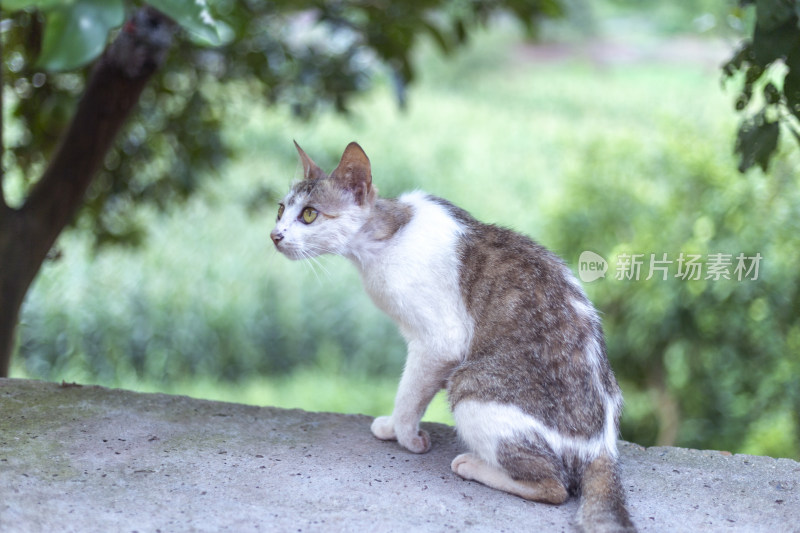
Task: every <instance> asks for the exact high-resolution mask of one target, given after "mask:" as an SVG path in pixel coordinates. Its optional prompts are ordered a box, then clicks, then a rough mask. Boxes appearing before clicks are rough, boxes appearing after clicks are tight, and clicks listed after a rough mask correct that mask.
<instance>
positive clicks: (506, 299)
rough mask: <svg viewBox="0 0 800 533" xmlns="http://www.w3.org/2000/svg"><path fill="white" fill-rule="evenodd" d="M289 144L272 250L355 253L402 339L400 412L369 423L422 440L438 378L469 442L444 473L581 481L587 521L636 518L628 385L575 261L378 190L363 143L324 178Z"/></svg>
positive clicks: (390, 436) (525, 487) (408, 441)
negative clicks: (296, 163) (624, 410)
mask: <svg viewBox="0 0 800 533" xmlns="http://www.w3.org/2000/svg"><path fill="white" fill-rule="evenodd" d="M295 145H296V146H297V144H296V143H295ZM297 151H298V153H299V154H300V159H301V160H302V163H303V171H304V179H303V180H302V181H300V182H298V183H296V184H295V185H294V186H293V187H292V189H291V190H290V191H289V194H287V195H286V197H285V198H284V199H283V201H282V202H281V203H280V206H279V209H278V219H277V223H276V226H275V229H274V230H273V231H272V233H271V237H272V241H273V242H274V243H275V246H276V248H277V249H278V250H279V251H280V252H281V253H282V254H284V255H286V256H287V257H289V258H290V259H303V258H309V257H313V256H317V255H320V254H326V253H330V254H337V255H341V256H344V257H347V258H348V259H350V260H351V261H352V262H353V263H354V264H355V265H356V267H357V268H358V270H359V272H360V273H361V278H362V280H363V283H364V287H365V288H366V290H367V292H368V293H369V295H370V296H371V297H372V299H373V301H374V302H375V304H376V305H377V306H378V307H379V308H381V309H382V310H383V311H384V312H386V313H387V314H388V315H389V316H390V317H391V318H393V319H394V320H395V322H397V324H398V326H399V327H400V330H401V332H402V334H403V336H404V337H405V339H406V341H407V343H408V357H407V360H406V366H405V370H404V371H403V376H402V379H401V380H400V386H399V388H398V391H397V397H396V400H395V406H394V412H393V413H392V414H391V415H390V416H382V417H379V418H376V419H375V421H374V422H373V424H372V433H373V434H374V435H375V436H376V437H377V438H379V439H384V440H397V441H398V442H399V443H400V445H401V446H403V447H405V448H407V449H409V450H411V451H412V452H415V453H424V452H427V451H428V450H429V449H430V447H431V442H430V437H429V435H428V434H427V432H425V431H424V430H421V429H420V426H419V422H420V419H421V418H422V415H423V413H424V412H425V409H426V408H427V406H428V404H429V403H430V401H431V399H432V398H433V396H434V395H435V394H436V393H437V392H438V391H439V390H441V389H442V388H446V389H447V393H448V398H449V401H450V406H451V408H452V411H453V418H454V420H455V423H456V429H457V431H458V434H459V436H460V438H461V439H462V440H463V442H464V443H465V445H466V446H467V448H468V449H469V452H468V453H464V454H462V455H459V456H458V457H456V458H455V459H454V460H453V462H452V464H451V467H452V469H453V472H455V473H456V474H458V475H459V476H461V477H462V478H464V479H468V480H475V481H479V482H481V483H483V484H485V485H488V486H489V487H493V488H496V489H499V490H502V491H506V492H509V493H511V494H515V495H517V496H521V497H522V498H526V499H529V500H534V501H539V502H547V503H552V504H560V503H562V502H564V501H565V500H566V499H567V498H568V497H569V495H570V494H580V495H581V503H580V507H579V510H578V517H577V521H578V524H579V526H581V527H582V528H583V529H584V530H586V531H604V532H605V531H634V530H635V529H634V526H633V524H632V523H631V520H630V517H629V515H628V512H627V510H626V508H625V502H624V495H623V491H622V486H621V484H620V479H619V473H618V467H617V433H618V424H619V415H620V410H621V404H622V396H621V394H620V390H619V386H618V385H617V382H616V379H615V378H614V374H613V372H612V370H611V367H610V366H609V363H608V359H607V358H606V353H605V341H604V338H603V332H602V328H601V325H600V320H599V318H598V316H597V312H596V311H595V309H594V307H593V306H592V304H591V303H590V302H589V300H588V299H587V298H586V295H585V294H584V292H583V290H582V289H581V287H580V285H579V284H578V282H577V280H576V279H575V278H574V276H573V275H572V273H571V271H570V270H569V268H568V267H567V266H566V265H565V264H564V263H563V262H562V261H561V260H560V259H559V258H558V257H557V256H556V255H554V254H552V253H551V252H549V251H548V250H546V249H545V248H543V247H542V246H540V245H539V244H537V243H535V242H533V241H532V240H530V239H529V238H527V237H525V236H523V235H520V234H518V233H515V232H513V231H510V230H507V229H503V228H500V227H497V226H491V225H486V224H482V223H481V222H478V221H477V220H475V219H474V218H473V217H472V216H470V215H469V214H468V213H467V212H466V211H464V210H462V209H460V208H458V207H456V206H454V205H453V204H451V203H449V202H447V201H446V200H443V199H441V198H436V197H433V196H429V195H427V194H424V193H422V192H411V193H407V194H404V195H402V196H400V197H399V198H396V199H385V198H380V197H378V195H377V191H376V189H375V187H374V186H373V185H372V174H371V169H370V162H369V159H368V158H367V156H366V154H365V153H364V151H363V150H362V149H361V147H360V146H359V145H358V144H356V143H350V144H349V145H348V146H347V148H346V149H345V151H344V154H343V155H342V158H341V161H340V163H339V165H338V166H337V167H336V169H335V170H334V171H333V172H332V173H331V174H330V175H327V174H325V172H323V171H322V170H321V169H320V168H319V167H318V166H317V165H316V164H315V163H314V162H313V161H312V160H311V158H309V157H308V156H307V155H306V154H305V152H303V150H302V149H301V148H300V147H299V146H297Z"/></svg>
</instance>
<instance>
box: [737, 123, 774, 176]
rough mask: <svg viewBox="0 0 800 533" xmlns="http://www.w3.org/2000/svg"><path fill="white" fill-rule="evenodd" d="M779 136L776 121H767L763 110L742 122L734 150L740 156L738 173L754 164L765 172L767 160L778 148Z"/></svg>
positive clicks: (767, 164)
mask: <svg viewBox="0 0 800 533" xmlns="http://www.w3.org/2000/svg"><path fill="white" fill-rule="evenodd" d="M779 135H780V125H779V124H778V122H777V121H767V120H766V118H765V111H763V110H762V111H761V112H760V113H759V114H758V115H756V116H755V117H753V118H750V119H748V120H745V121H744V122H742V125H741V126H740V127H739V132H738V133H737V136H736V148H735V149H734V151H735V152H736V153H738V154H740V155H741V159H740V161H739V172H746V171H747V170H748V169H749V168H750V167H752V166H753V165H755V164H758V166H759V167H761V170H763V171H764V172H766V171H767V167H768V166H769V160H770V158H771V157H772V154H773V153H774V152H775V150H776V149H777V148H778V136H779Z"/></svg>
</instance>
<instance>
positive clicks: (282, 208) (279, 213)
mask: <svg viewBox="0 0 800 533" xmlns="http://www.w3.org/2000/svg"><path fill="white" fill-rule="evenodd" d="M284 209H285V206H284V205H283V204H278V220H280V219H281V217H282V216H283V210H284Z"/></svg>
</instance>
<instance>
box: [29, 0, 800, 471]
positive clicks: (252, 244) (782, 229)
mask: <svg viewBox="0 0 800 533" xmlns="http://www.w3.org/2000/svg"><path fill="white" fill-rule="evenodd" d="M653 1H654V0H653ZM616 3H620V4H623V3H624V2H616ZM682 16H686V17H689V18H688V20H692V18H691V17H690V16H689V15H682ZM223 18H224V17H223ZM224 20H226V21H231V20H232V19H231V18H230V17H227V18H224ZM230 23H231V27H235V23H233V22H230ZM298 23H299V22H298ZM315 27H316V24H315ZM277 29H278V30H281V29H282V27H281V25H280V24H278V28H277ZM237 31H238V30H237ZM518 37H519V36H518V35H517V34H516V33H515V32H514V31H513V30H509V27H508V26H507V25H506V26H503V25H501V26H499V27H495V29H494V30H493V31H492V32H491V33H490V34H488V35H484V34H482V33H480V32H476V33H475V34H474V35H473V37H472V39H474V40H476V42H475V45H474V46H472V47H471V48H470V51H469V53H467V54H458V55H456V56H452V57H451V58H448V59H444V58H442V56H441V54H438V53H431V50H430V49H426V50H424V53H421V54H419V55H416V56H412V57H414V62H413V64H414V65H415V66H417V76H418V77H419V83H418V84H417V85H415V86H414V89H413V99H412V103H413V105H411V106H409V109H408V110H407V112H406V113H405V114H400V113H398V112H397V109H396V106H395V105H394V103H392V102H390V101H389V100H390V98H389V96H390V93H391V92H392V91H395V89H394V88H391V89H390V88H388V87H387V86H385V85H382V84H381V83H378V84H377V85H376V86H375V87H374V89H375V90H374V91H371V92H369V93H367V96H366V97H365V98H364V99H360V100H358V101H351V100H350V99H349V98H348V99H346V102H347V104H348V105H347V106H346V107H347V108H348V109H350V110H351V114H350V115H349V119H348V120H342V119H341V118H337V117H334V116H332V115H331V114H315V115H316V116H314V117H313V118H312V119H311V120H310V121H309V122H301V121H298V120H296V119H295V118H294V117H293V116H290V113H289V112H288V111H286V109H287V108H294V109H295V110H296V111H297V110H301V109H302V108H303V107H304V106H303V105H302V102H303V101H304V100H303V92H302V91H303V89H302V86H298V87H294V86H291V87H290V86H287V87H285V88H284V89H281V90H280V91H278V92H276V93H273V92H271V91H269V90H267V89H265V88H264V86H261V85H259V84H257V83H255V82H254V81H253V80H257V79H258V78H259V77H260V76H261V74H255V72H256V70H253V71H245V74H243V75H242V76H238V75H237V76H234V74H233V73H232V72H231V71H230V70H229V68H233V67H234V66H236V65H239V63H238V62H236V63H231V64H229V63H228V62H227V59H228V55H226V54H222V53H221V52H217V51H214V50H202V51H197V50H189V53H190V54H199V55H200V56H201V57H202V58H203V60H204V61H207V62H208V63H201V64H208V65H210V67H209V69H210V74H208V77H207V78H206V80H207V83H204V84H203V87H205V88H204V89H203V90H202V91H200V93H201V94H205V95H207V96H208V97H209V98H213V102H214V104H212V105H216V106H217V107H219V108H225V109H224V112H225V115H222V114H220V115H218V117H220V118H219V120H220V124H221V129H220V131H219V132H218V133H219V135H220V139H221V141H220V145H221V146H232V147H233V149H234V150H235V155H236V157H234V158H233V159H231V161H230V166H229V167H227V171H226V174H227V175H228V176H227V179H226V180H225V181H224V182H222V181H209V182H206V183H204V184H202V191H203V193H202V194H200V195H195V196H194V197H193V198H192V199H191V200H190V201H189V202H188V203H187V204H186V205H184V206H181V207H179V208H175V209H173V210H172V212H171V213H169V214H166V213H163V212H160V211H159V209H158V208H154V207H151V206H152V205H153V204H149V205H148V206H145V207H144V208H143V210H142V214H141V216H142V220H143V221H144V222H145V223H147V224H148V230H149V231H150V233H151V235H150V238H149V239H148V242H147V243H146V245H145V246H144V248H142V250H141V251H139V252H133V251H130V250H127V249H124V248H109V249H104V250H102V251H100V252H99V253H96V254H95V253H92V251H91V248H92V247H91V244H90V242H89V239H87V238H85V236H84V235H81V234H77V233H73V234H70V235H67V236H65V237H64V238H63V239H62V243H61V244H62V246H63V248H64V256H63V258H62V259H61V260H59V261H56V262H52V263H49V264H48V265H47V266H46V267H45V269H44V271H43V273H42V276H40V278H39V280H38V281H37V284H36V286H35V287H34V289H33V290H32V291H31V294H30V295H29V298H28V300H27V302H26V305H25V307H24V310H23V314H22V321H21V327H20V329H19V347H18V352H17V353H18V356H17V360H16V361H17V362H16V366H15V369H14V373H15V374H16V375H18V376H19V375H27V376H31V377H36V378H45V379H56V380H60V379H67V380H68V381H69V380H77V381H83V382H99V383H103V384H106V385H115V384H122V385H124V386H130V385H131V384H132V383H136V382H140V383H141V382H145V383H147V384H148V387H153V385H152V384H157V385H156V387H157V388H158V389H159V390H170V391H172V392H179V391H180V390H184V391H188V392H190V393H192V394H200V392H199V391H198V389H197V388H191V387H190V388H188V389H175V388H171V387H175V383H180V382H184V383H189V384H191V385H193V386H194V385H195V384H196V383H197V382H201V383H207V384H208V387H209V388H211V387H214V388H217V387H219V385H218V381H223V380H224V381H226V382H227V383H223V385H222V387H220V388H225V387H230V388H234V389H235V388H241V389H243V390H244V391H246V392H247V395H248V396H247V398H246V400H247V401H252V402H254V403H270V402H273V401H274V398H275V395H276V394H280V395H294V402H296V403H291V402H290V401H289V400H288V399H286V398H283V396H282V399H283V402H282V403H281V405H285V406H295V407H307V408H313V409H326V408H327V407H326V405H327V403H326V402H330V404H329V405H330V409H343V410H350V411H361V410H364V411H369V412H372V411H371V410H372V409H375V410H376V411H377V412H373V414H378V413H379V412H381V411H380V410H381V409H383V410H384V411H385V410H386V409H387V408H386V407H385V406H381V405H375V404H374V403H373V402H372V401H367V400H365V399H364V395H365V394H367V393H364V392H363V390H364V389H362V385H363V384H364V383H366V382H369V383H376V385H375V387H376V388H383V389H386V390H385V391H384V392H385V394H386V396H387V397H388V400H387V401H390V400H391V395H392V394H393V392H394V382H395V381H394V380H395V379H396V376H398V375H399V372H400V370H401V368H402V364H403V360H404V354H405V349H404V344H403V341H402V339H401V338H400V336H399V335H398V333H397V332H396V329H395V327H394V326H393V325H392V324H391V322H390V321H389V320H388V319H387V318H386V317H383V316H382V315H381V314H380V313H379V312H378V311H377V310H375V309H374V306H373V305H372V304H371V302H370V301H369V298H368V297H367V296H366V295H365V294H364V293H363V291H361V290H356V288H357V287H358V284H359V280H358V276H357V275H356V273H355V272H354V271H353V269H352V267H351V266H350V265H349V264H347V263H346V262H345V261H342V260H338V259H335V258H323V259H322V260H321V262H320V264H319V265H316V264H309V263H298V262H290V261H287V260H285V258H282V257H279V256H276V255H274V253H273V251H272V250H271V247H270V243H269V240H268V232H269V229H270V228H271V225H272V222H273V220H274V211H273V209H272V206H271V205H266V204H261V203H258V202H253V198H254V193H255V192H256V191H258V190H260V189H263V190H267V191H279V192H282V191H283V190H285V188H286V187H287V186H288V184H289V183H290V182H291V179H292V177H297V176H298V172H299V170H298V166H297V159H296V154H295V153H294V148H293V147H292V145H291V142H290V141H291V138H297V139H298V140H299V141H300V142H302V143H303V145H304V147H305V148H306V150H307V151H308V152H309V153H310V154H312V156H313V157H314V158H315V160H317V162H318V163H320V165H321V166H323V167H324V168H332V166H333V165H335V164H336V161H337V160H338V156H339V155H340V154H341V149H342V145H343V143H344V142H347V141H349V140H353V139H357V140H359V141H360V142H362V144H363V145H364V147H365V149H366V150H367V152H368V154H369V155H370V158H371V160H372V161H373V174H374V176H375V180H376V184H377V186H378V188H379V189H380V191H381V193H382V194H384V195H388V196H391V195H395V194H398V193H400V192H402V191H403V190H407V189H409V188H416V187H419V188H423V189H424V190H426V191H428V192H431V193H433V194H438V195H442V196H445V197H447V198H449V199H450V200H452V201H454V202H455V203H457V204H458V205H460V206H462V207H464V208H466V209H467V210H469V211H470V212H472V213H473V214H474V215H475V216H477V217H478V218H480V219H481V220H485V221H487V222H496V223H499V224H503V225H506V226H510V227H513V228H515V229H518V230H520V231H523V232H524V233H527V234H530V235H532V236H534V237H535V238H537V240H539V241H540V242H542V243H543V244H545V245H546V246H548V247H549V248H551V249H553V250H554V251H555V252H557V253H558V254H560V255H561V256H563V257H564V258H565V259H567V261H568V262H570V263H571V264H572V265H573V266H574V267H575V269H576V270H577V267H578V265H577V261H578V257H579V254H580V253H581V252H582V251H584V250H592V251H594V252H596V253H599V254H600V255H602V256H603V257H605V258H606V259H608V260H609V262H611V263H612V267H611V270H609V273H608V275H607V277H606V278H605V279H602V280H598V281H595V282H592V283H588V284H586V290H587V292H588V293H589V296H590V298H591V299H592V300H593V301H594V302H595V304H596V306H597V307H598V309H600V311H601V313H602V317H603V321H604V325H605V328H606V334H607V340H608V347H609V350H608V351H609V356H610V358H611V361H612V365H613V367H614V369H615V372H616V374H617V376H618V378H619V379H620V382H621V385H622V387H623V390H624V394H625V398H626V407H625V411H624V415H623V422H622V433H623V438H625V439H628V440H633V441H636V442H638V443H640V444H643V445H651V444H655V443H669V444H677V445H682V446H691V447H698V448H717V449H728V450H730V451H733V452H747V453H756V454H770V455H775V456H788V457H794V458H798V457H800V421H799V420H798V413H800V399H799V398H798V395H799V394H800V392H799V391H800V383H798V379H800V378H798V376H800V322H799V321H800V290H799V289H798V285H799V284H800V277H799V276H798V273H797V267H796V265H797V264H798V261H799V260H800V226H798V224H799V222H798V221H800V186H799V185H800V183H799V182H798V176H799V175H800V173H798V165H799V163H798V160H797V157H795V156H796V153H794V152H792V151H781V150H780V147H781V146H782V145H785V143H786V139H784V140H779V143H778V146H779V152H778V155H777V156H776V157H773V160H772V163H771V166H770V175H768V176H767V175H765V174H764V173H763V172H762V171H761V170H760V169H758V168H755V169H752V170H751V171H749V172H748V173H746V174H743V175H739V174H737V172H736V169H735V167H736V165H735V161H734V156H733V154H731V150H730V131H731V129H732V127H733V120H734V117H732V116H731V115H732V114H731V113H730V109H729V103H728V102H727V101H726V99H725V96H724V95H723V94H721V92H720V91H719V84H718V79H717V76H718V71H716V70H715V69H712V71H709V70H708V69H704V68H703V67H701V66H699V65H693V64H691V62H689V61H687V60H685V59H683V60H681V61H680V62H675V63H668V62H664V63H661V62H645V63H635V62H623V63H621V64H620V65H621V66H620V65H617V64H614V63H613V62H608V63H606V64H602V65H599V66H598V65H597V64H590V63H587V62H586V61H585V60H576V59H568V60H565V61H562V62H552V63H548V62H546V61H539V62H531V61H530V60H529V59H527V56H526V53H525V52H526V48H525V46H521V45H520V44H519V42H520V41H519V38H518ZM432 39H433V40H435V38H432ZM252 46H257V44H253V45H252ZM436 46H438V45H436ZM665 46H669V42H668V43H666V44H665ZM267 63H268V62H267ZM257 64H258V65H261V66H262V67H264V68H267V67H268V66H269V65H266V63H265V62H264V61H263V58H260V59H259V60H258V61H257ZM281 65H283V67H284V68H287V69H288V70H289V71H290V72H295V73H296V71H295V70H293V69H295V68H296V67H297V64H296V63H281ZM370 65H371V67H370V68H376V66H375V65H376V63H370ZM273 66H274V65H273ZM290 67H291V68H290ZM179 72H182V71H179ZM247 72H251V74H247ZM227 75H230V76H231V78H230V82H227V83H225V84H224V85H222V84H220V83H219V82H220V80H225V79H226V78H225V76H227ZM248 76H252V79H251V81H247V80H248V79H249V78H248ZM48 79H49V75H48ZM298 79H299V78H298ZM373 79H375V78H373ZM178 80H181V78H178ZM183 80H190V81H191V83H190V85H191V84H195V83H197V84H198V86H199V82H198V80H197V79H196V78H192V77H191V76H189V77H187V78H183ZM237 80H238V81H237ZM173 81H175V80H173ZM364 81H365V83H366V81H367V78H364ZM276 83H277V82H276ZM177 85H178V86H179V87H180V86H181V83H177ZM365 87H366V85H365ZM294 91H299V92H298V93H297V94H295V92H294ZM158 94H160V93H159V92H158V91H155V90H154V91H153V92H152V93H151V96H148V97H149V98H156V95H158ZM655 94H657V95H658V98H654V97H653V95H655ZM270 95H277V96H276V97H275V98H274V99H271V98H270V97H269V96H270ZM270 102H277V103H282V104H289V105H282V106H278V108H277V109H274V108H273V109H271V110H269V111H266V110H265V107H266V106H267V105H268V104H269V103H270ZM315 102H316V103H314V104H313V106H312V107H311V109H317V108H318V107H316V106H320V103H319V100H317V101H315ZM329 102H330V103H332V104H333V107H335V104H336V102H335V101H334V100H330V101H329ZM301 114H303V113H301ZM312 114H313V113H312ZM226 117H236V118H237V120H236V121H230V120H222V118H226ZM302 139H308V140H307V141H303V140H302ZM398 139H402V147H400V148H399V147H398ZM222 140H224V143H222ZM166 161H167V160H162V159H156V160H154V162H153V163H152V164H153V165H164V164H166ZM164 194H166V193H164ZM131 202H133V200H131ZM244 207H248V208H250V212H249V213H248V212H247V211H246V210H245V209H244ZM718 252H719V253H728V254H731V255H732V256H734V257H735V256H736V255H737V254H739V253H744V254H746V255H747V256H754V255H755V254H759V253H760V254H761V256H762V258H763V259H762V261H761V264H760V270H759V277H758V279H757V280H751V279H748V280H742V281H738V280H735V279H733V280H724V279H723V280H718V281H714V280H698V281H689V280H682V279H680V278H676V277H675V274H676V273H677V272H676V269H677V264H672V265H670V272H669V276H668V278H667V279H666V280H662V279H661V278H660V277H658V275H657V277H656V278H654V279H651V280H645V279H643V278H644V277H646V272H645V273H644V274H643V275H642V278H641V279H640V280H638V281H636V280H616V279H614V265H613V263H614V259H615V258H616V257H618V256H619V255H620V254H625V253H628V254H630V253H641V254H644V255H645V256H646V258H649V255H650V254H656V255H657V256H659V257H660V255H661V254H663V253H666V254H668V256H669V258H670V259H672V260H676V259H677V257H678V256H679V254H680V253H696V254H700V255H702V256H703V257H704V258H707V256H708V255H709V254H714V253H718ZM705 267H706V268H707V267H708V265H707V261H706V265H705ZM309 368H313V369H316V370H315V371H314V370H308V369H309ZM316 374H325V375H328V376H339V375H348V376H350V375H354V376H358V378H357V379H355V380H354V381H353V383H354V385H353V388H352V390H348V391H347V392H346V393H345V392H337V393H330V395H329V394H328V392H325V391H322V390H321V389H322V388H325V387H327V385H324V384H323V382H324V380H322V379H314V378H311V377H310V376H311V375H316ZM264 375H269V376H278V377H279V379H277V380H275V381H276V382H278V383H280V384H283V385H281V386H279V385H278V384H276V383H275V382H268V381H258V379H259V378H258V376H264ZM364 376H368V378H366V379H364ZM385 376H393V377H394V379H386V378H385ZM260 387H264V388H268V389H270V390H269V391H265V393H264V395H263V396H260V395H258V392H257V390H254V389H259V388H260ZM345 388H346V387H345ZM150 390H152V389H150ZM341 390H342V389H339V391H341ZM345 394H347V395H351V396H353V397H354V398H355V400H354V402H355V403H352V404H346V405H345V404H344V403H339V402H340V401H341V402H343V401H344V400H343V399H341V398H339V396H341V395H345ZM375 394H376V395H377V394H378V393H377V391H376V392H375ZM209 395H213V392H211V391H209ZM367 395H368V394H367ZM227 399H231V400H237V401H241V400H242V398H236V397H228V398H227ZM359 402H363V407H362V406H361V405H362V404H361V403H359ZM382 405H383V404H382Z"/></svg>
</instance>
